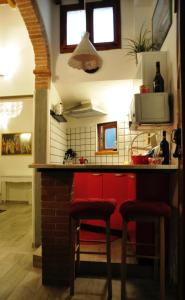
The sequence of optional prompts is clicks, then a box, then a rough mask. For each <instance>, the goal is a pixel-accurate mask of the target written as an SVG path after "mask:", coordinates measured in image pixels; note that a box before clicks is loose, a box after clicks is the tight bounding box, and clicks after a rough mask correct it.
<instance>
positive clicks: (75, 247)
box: [70, 200, 116, 299]
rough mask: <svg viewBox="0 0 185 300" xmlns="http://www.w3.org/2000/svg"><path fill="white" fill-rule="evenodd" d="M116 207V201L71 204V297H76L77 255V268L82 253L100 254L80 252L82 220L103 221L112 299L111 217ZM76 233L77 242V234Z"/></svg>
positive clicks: (80, 201) (84, 201)
mask: <svg viewBox="0 0 185 300" xmlns="http://www.w3.org/2000/svg"><path fill="white" fill-rule="evenodd" d="M115 207H116V201H115V200H75V201H73V202H72V203H71V210H70V217H71V228H70V238H71V241H70V245H71V253H70V256H71V276H70V295H74V281H75V254H76V263H77V267H79V264H80V253H86V254H98V253H97V252H89V251H86V252H84V251H80V220H82V219H89V220H90V219H91V220H103V221H105V224H106V252H105V253H102V252H101V253H100V254H106V257H107V285H108V299H112V276H111V241H110V217H111V215H112V213H113V212H114V209H115ZM74 233H76V242H75V234H74Z"/></svg>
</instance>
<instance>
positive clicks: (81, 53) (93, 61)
mask: <svg viewBox="0 0 185 300" xmlns="http://www.w3.org/2000/svg"><path fill="white" fill-rule="evenodd" d="M68 64H69V66H70V67H72V68H76V69H82V70H84V71H85V72H87V73H94V72H96V71H97V70H98V69H99V68H100V67H101V66H102V59H101V57H100V56H99V55H98V53H97V51H96V49H95V47H94V46H93V44H92V43H91V42H90V40H89V33H88V32H86V33H85V34H84V36H83V38H82V40H81V42H80V44H79V45H78V46H77V47H76V48H75V50H74V52H73V54H72V56H71V58H70V59H69V61H68Z"/></svg>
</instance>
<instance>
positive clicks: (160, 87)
mask: <svg viewBox="0 0 185 300" xmlns="http://www.w3.org/2000/svg"><path fill="white" fill-rule="evenodd" d="M153 92H154V93H162V92H164V79H163V77H162V75H161V72H160V62H159V61H157V62H156V74H155V77H154V80H153Z"/></svg>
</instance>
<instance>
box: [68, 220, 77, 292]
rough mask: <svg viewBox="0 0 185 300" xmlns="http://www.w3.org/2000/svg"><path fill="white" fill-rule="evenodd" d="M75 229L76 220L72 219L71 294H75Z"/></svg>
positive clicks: (70, 239) (70, 240)
mask: <svg viewBox="0 0 185 300" xmlns="http://www.w3.org/2000/svg"><path fill="white" fill-rule="evenodd" d="M75 231H76V220H74V219H73V218H71V219H70V238H69V242H70V271H69V272H70V279H69V281H70V295H71V296H73V295H74V282H75Z"/></svg>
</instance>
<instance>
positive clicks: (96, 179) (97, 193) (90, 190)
mask: <svg viewBox="0 0 185 300" xmlns="http://www.w3.org/2000/svg"><path fill="white" fill-rule="evenodd" d="M87 176H88V179H87V194H88V198H89V199H102V179H103V173H98V172H90V173H88V175H87Z"/></svg>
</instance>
